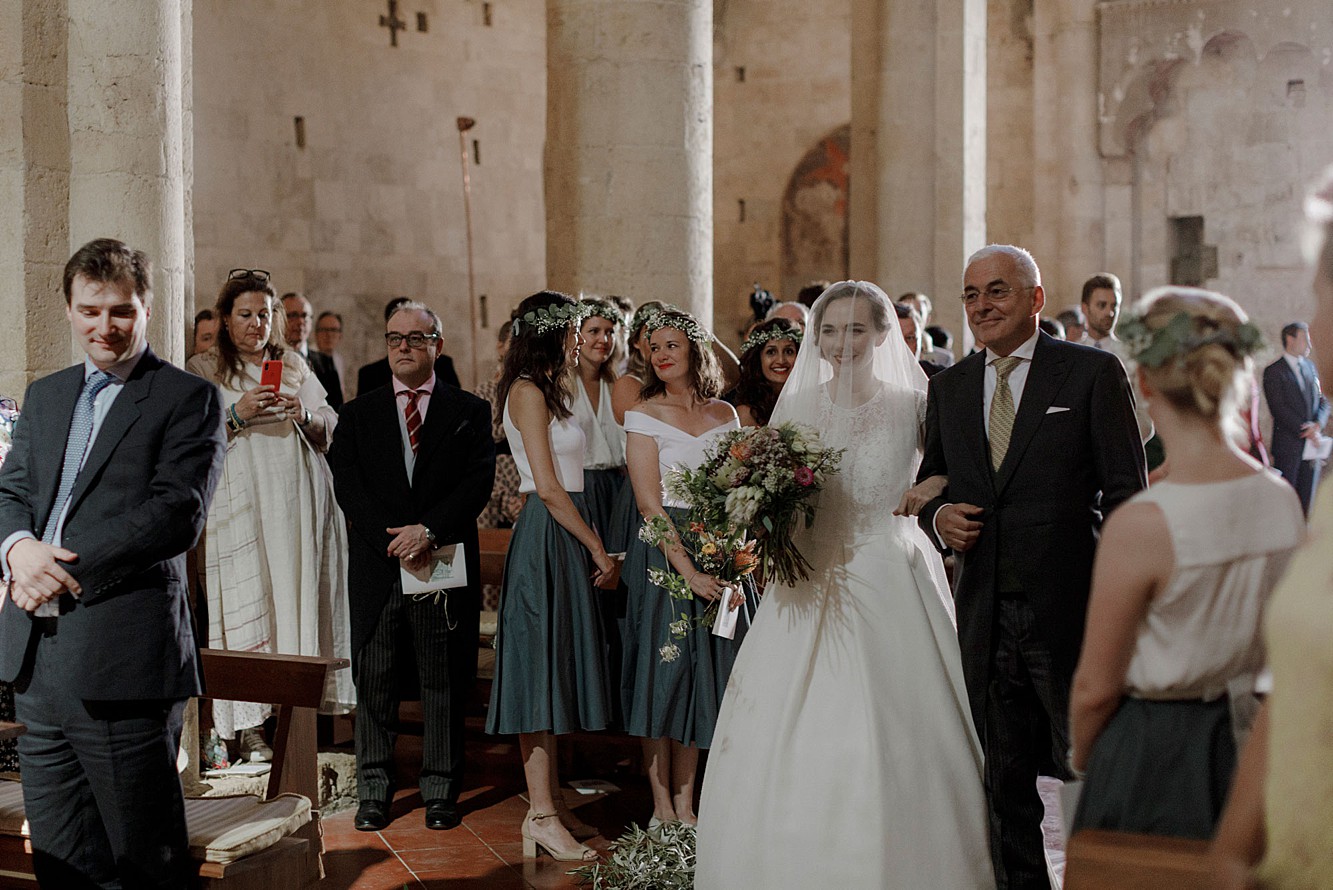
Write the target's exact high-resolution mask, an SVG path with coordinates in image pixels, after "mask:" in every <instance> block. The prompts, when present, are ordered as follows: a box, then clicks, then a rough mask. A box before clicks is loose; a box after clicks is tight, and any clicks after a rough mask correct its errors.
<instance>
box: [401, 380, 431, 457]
mask: <svg viewBox="0 0 1333 890" xmlns="http://www.w3.org/2000/svg"><path fill="white" fill-rule="evenodd" d="M403 395H405V396H407V405H406V406H404V408H403V418H404V419H405V420H406V421H407V441H408V442H410V443H411V444H412V453H413V454H416V453H417V446H418V445H420V444H421V412H420V411H418V410H417V399H419V398H421V397H422V396H424V395H426V390H424V389H409V390H408V391H407V392H405V393H403Z"/></svg>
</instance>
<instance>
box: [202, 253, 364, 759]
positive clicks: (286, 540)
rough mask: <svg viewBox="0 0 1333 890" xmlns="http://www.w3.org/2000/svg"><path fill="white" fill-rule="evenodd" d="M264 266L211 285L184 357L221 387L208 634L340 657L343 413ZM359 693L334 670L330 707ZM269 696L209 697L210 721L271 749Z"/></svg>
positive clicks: (252, 645)
mask: <svg viewBox="0 0 1333 890" xmlns="http://www.w3.org/2000/svg"><path fill="white" fill-rule="evenodd" d="M277 305H279V304H278V303H277V301H276V300H275V299H274V291H273V285H272V284H271V283H270V281H269V275H268V273H267V272H265V271H264V270H262V269H233V270H232V271H231V272H230V273H229V274H228V276H227V280H226V281H225V282H224V283H223V285H222V289H221V291H220V292H219V294H218V301H217V307H216V311H217V314H218V318H219V319H221V322H222V325H221V327H220V328H219V330H218V340H217V343H216V344H215V345H214V346H213V348H212V349H210V350H208V351H207V352H205V353H201V354H200V355H196V356H194V357H192V358H191V359H190V360H189V361H188V362H187V363H186V365H185V367H186V368H187V369H188V370H190V371H193V372H194V373H195V374H198V375H199V376H200V377H203V378H204V379H206V380H211V381H213V382H214V383H216V384H217V385H218V388H219V389H221V390H222V401H223V404H224V405H226V406H227V440H228V445H227V459H226V461H225V462H224V463H223V467H222V481H221V482H220V483H219V485H218V490H217V494H216V495H215V496H214V498H213V508H212V510H211V511H210V512H209V514H208V525H207V529H206V532H205V547H204V577H205V586H206V587H207V590H208V641H209V642H208V644H209V646H211V647H213V648H215V649H234V650H237V651H240V652H277V653H283V654H287V655H321V656H326V657H341V658H346V657H348V656H349V655H350V653H351V647H350V644H349V640H348V633H349V631H348V617H347V577H346V575H347V534H346V523H345V522H344V521H343V514H342V511H341V510H339V509H338V504H337V501H336V500H335V499H334V495H333V479H332V477H331V476H330V475H329V468H328V464H326V463H325V460H324V452H325V451H326V450H327V449H328V445H329V441H330V438H331V434H332V432H333V427H334V425H335V424H336V423H337V420H338V415H337V414H336V413H335V412H334V410H333V409H332V408H331V407H330V406H329V404H328V402H327V401H326V400H325V398H324V387H323V386H321V385H320V383H319V381H318V380H317V379H316V378H315V377H314V375H313V374H312V373H311V371H310V367H309V365H307V364H306V363H305V360H304V359H302V358H301V356H300V355H299V354H298V353H297V352H296V351H295V350H292V349H288V348H286V347H284V346H283V344H282V341H281V338H280V337H279V336H278V333H277V330H276V328H275V326H274V312H275V308H276V306H277ZM267 359H272V360H276V361H280V362H282V383H281V385H280V386H278V387H274V386H269V385H262V384H261V383H260V377H261V374H262V371H261V365H262V363H263V362H264V361H265V360H267ZM355 700H356V696H355V693H354V691H353V689H352V683H351V676H350V674H349V672H348V671H335V672H334V673H333V675H332V677H331V678H330V686H329V688H328V690H326V694H325V708H326V709H327V710H330V711H335V712H336V711H343V710H346V709H347V708H348V707H350V706H351V705H352V704H353V703H354V702H355ZM269 711H270V708H269V706H268V705H262V704H256V703H252V702H228V701H220V700H217V699H215V700H214V701H213V723H214V727H215V728H216V729H217V731H218V734H219V735H220V736H221V737H222V738H224V739H230V738H232V737H233V736H234V735H236V734H237V733H238V732H239V735H240V739H239V742H238V747H239V749H240V756H241V758H242V759H248V760H270V759H272V756H273V752H272V749H270V748H269V746H268V745H267V744H266V743H265V741H264V738H263V735H262V734H261V733H260V731H259V729H258V727H259V726H260V725H261V724H262V723H263V722H264V720H265V718H266V717H268V715H269Z"/></svg>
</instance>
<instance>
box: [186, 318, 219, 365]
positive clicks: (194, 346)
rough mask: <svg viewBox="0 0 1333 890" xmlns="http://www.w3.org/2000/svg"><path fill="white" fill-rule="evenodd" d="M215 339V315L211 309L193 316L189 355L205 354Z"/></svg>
mask: <svg viewBox="0 0 1333 890" xmlns="http://www.w3.org/2000/svg"><path fill="white" fill-rule="evenodd" d="M217 338H218V317H217V315H216V314H215V313H214V312H213V310H212V309H200V310H199V311H198V312H196V313H195V314H194V333H193V335H192V336H191V338H190V355H198V354H199V353H201V352H207V351H208V349H209V347H210V346H212V345H213V343H214V341H216V340H217ZM187 357H188V356H187Z"/></svg>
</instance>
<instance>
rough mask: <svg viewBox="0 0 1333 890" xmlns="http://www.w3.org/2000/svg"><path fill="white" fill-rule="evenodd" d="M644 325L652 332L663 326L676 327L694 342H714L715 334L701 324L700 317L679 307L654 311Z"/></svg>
mask: <svg viewBox="0 0 1333 890" xmlns="http://www.w3.org/2000/svg"><path fill="white" fill-rule="evenodd" d="M643 326H644V328H645V329H646V330H647V331H648V333H650V334H651V333H653V332H655V331H660V330H662V329H663V328H675V329H676V330H678V331H680V332H681V333H682V334H684V335H685V336H686V337H688V338H689V339H690V340H691V341H692V342H694V343H711V342H713V335H712V334H710V333H708V331H707V329H705V328H704V326H703V325H701V324H699V321H698V319H696V318H695V317H694V316H693V315H690V314H689V313H688V312H681V311H679V310H677V309H669V310H664V311H661V312H654V313H653V314H652V315H650V316H648V320H647V321H645V322H644V323H643Z"/></svg>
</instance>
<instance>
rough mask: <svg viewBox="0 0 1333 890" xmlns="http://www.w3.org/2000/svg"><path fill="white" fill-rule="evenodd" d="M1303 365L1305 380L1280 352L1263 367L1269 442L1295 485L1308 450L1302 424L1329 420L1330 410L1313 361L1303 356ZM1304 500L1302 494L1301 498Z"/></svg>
mask: <svg viewBox="0 0 1333 890" xmlns="http://www.w3.org/2000/svg"><path fill="white" fill-rule="evenodd" d="M1300 365H1301V371H1302V376H1304V377H1306V379H1305V380H1301V379H1299V378H1298V377H1297V376H1296V374H1295V372H1293V371H1292V370H1291V365H1289V364H1287V360H1286V359H1285V358H1282V357H1280V356H1279V357H1278V360H1277V361H1275V362H1273V363H1272V364H1271V365H1269V366H1268V367H1266V368H1264V398H1265V399H1267V400H1268V410H1269V411H1270V412H1271V413H1272V415H1273V438H1272V441H1270V442H1269V443H1268V446H1269V450H1270V451H1271V452H1272V455H1273V466H1274V467H1276V468H1277V469H1278V472H1280V473H1281V474H1282V476H1283V478H1285V479H1286V480H1287V481H1288V482H1290V483H1291V485H1292V486H1297V483H1298V481H1299V479H1300V474H1301V462H1302V460H1303V457H1302V455H1304V453H1305V440H1304V439H1302V438H1301V424H1303V423H1317V424H1319V426H1320V427H1323V426H1324V424H1326V423H1328V414H1329V404H1328V399H1326V398H1324V394H1323V392H1321V391H1320V387H1319V375H1318V374H1317V373H1316V372H1315V367H1314V362H1312V361H1310V360H1309V359H1308V358H1304V357H1302V358H1301V361H1300ZM1312 484H1313V483H1312ZM1305 500H1306V499H1305V497H1302V501H1305Z"/></svg>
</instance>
